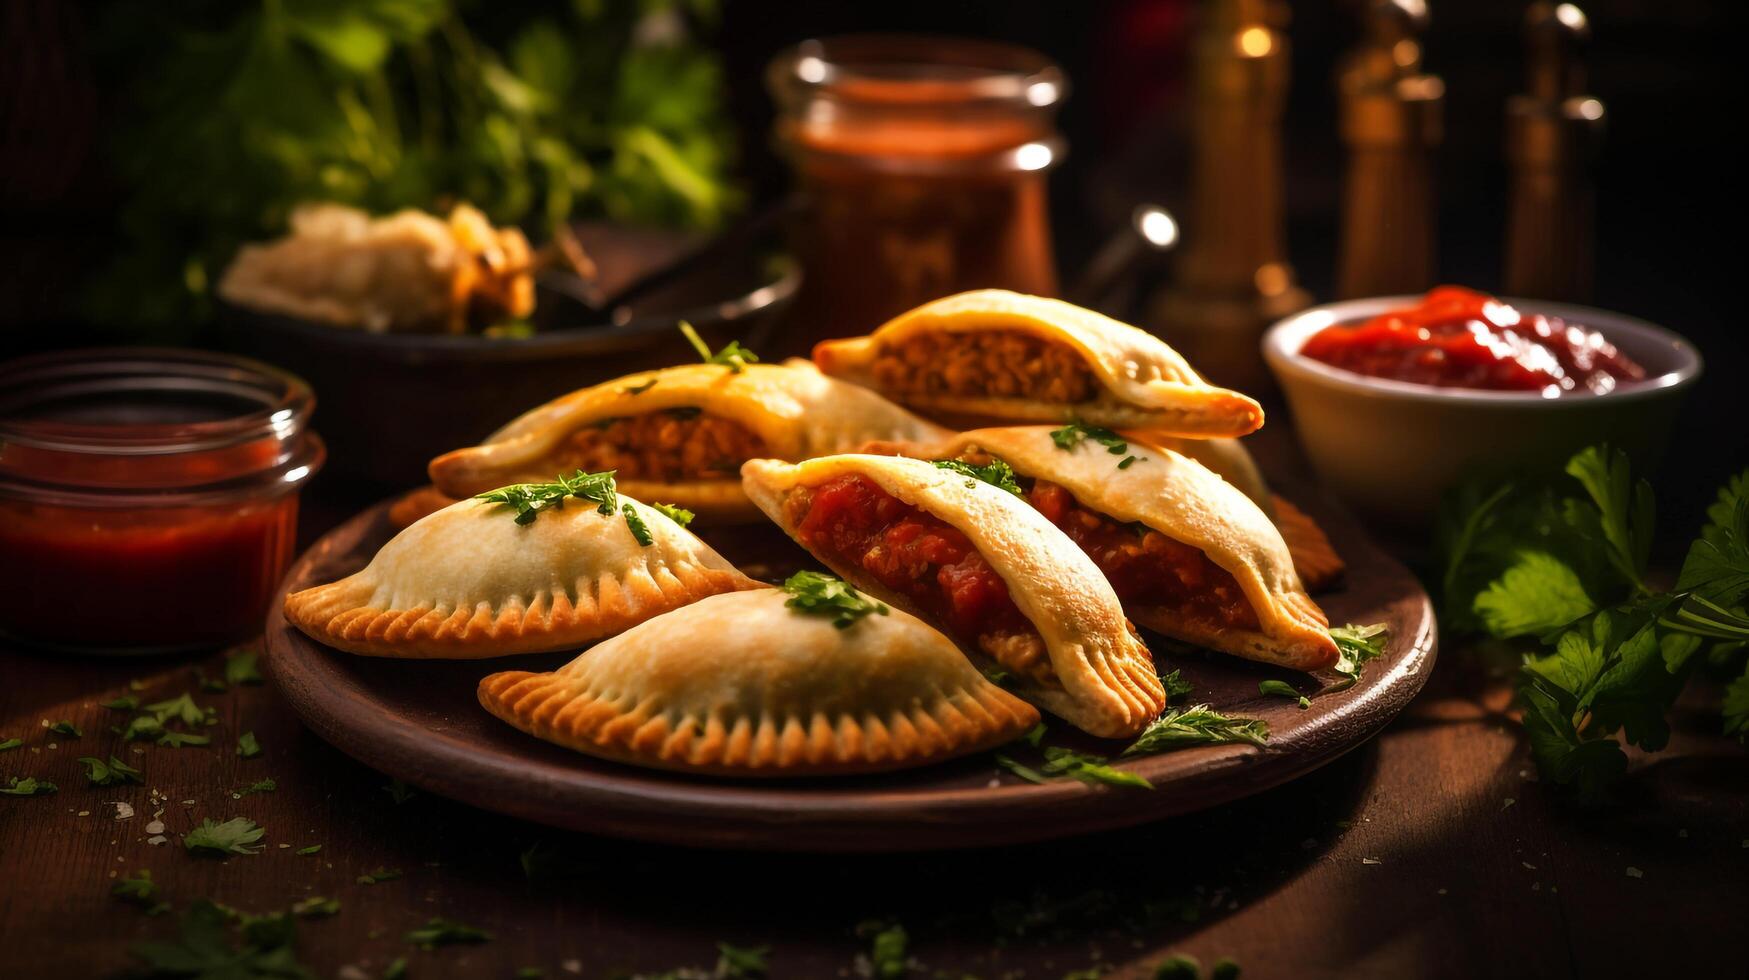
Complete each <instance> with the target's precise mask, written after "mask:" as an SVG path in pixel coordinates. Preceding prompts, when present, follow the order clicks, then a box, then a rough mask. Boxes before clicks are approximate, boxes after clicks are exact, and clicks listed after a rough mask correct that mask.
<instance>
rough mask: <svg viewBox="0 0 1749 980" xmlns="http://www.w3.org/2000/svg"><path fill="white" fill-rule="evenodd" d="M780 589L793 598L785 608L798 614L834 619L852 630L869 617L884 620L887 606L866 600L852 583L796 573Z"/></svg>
mask: <svg viewBox="0 0 1749 980" xmlns="http://www.w3.org/2000/svg"><path fill="white" fill-rule="evenodd" d="M778 588H780V589H782V590H783V591H785V592H788V593H789V594H790V598H789V599H787V600H785V602H784V605H785V606H788V607H789V608H791V609H794V610H797V611H798V612H804V613H811V614H814V615H818V616H831V617H833V619H832V625H833V626H836V627H838V628H839V629H841V630H842V629H849V628H850V627H851V626H854V625H855V624H856V621H857V620H859V619H861V618H862V617H864V616H867V615H870V614H878V615H881V616H885V615H886V614H887V612H888V610H887V605H886V603H884V602H876V601H874V600H873V599H868V598H865V597H864V596H863V595H862V593H860V592H858V591H856V589H855V588H853V587H852V586H851V585H850V583H849V582H846V581H844V580H843V579H840V578H834V577H833V576H831V575H824V574H822V573H820V572H797V573H795V574H794V575H791V576H790V577H789V578H787V579H785V580H784V583H783V584H782V585H780V586H778Z"/></svg>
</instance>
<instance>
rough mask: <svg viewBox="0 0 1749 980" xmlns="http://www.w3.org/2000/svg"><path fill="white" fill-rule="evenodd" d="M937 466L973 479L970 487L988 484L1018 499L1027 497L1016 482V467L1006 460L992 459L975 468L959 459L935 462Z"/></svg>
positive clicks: (970, 481)
mask: <svg viewBox="0 0 1749 980" xmlns="http://www.w3.org/2000/svg"><path fill="white" fill-rule="evenodd" d="M935 465H936V466H937V467H939V468H941V469H944V470H950V471H952V472H954V473H958V474H960V475H961V476H968V477H971V479H970V480H968V481H966V486H968V487H970V486H975V485H976V484H977V483H988V484H989V485H991V486H993V487H996V488H997V489H999V490H1006V491H1008V492H1009V493H1011V494H1014V495H1015V496H1016V497H1024V496H1026V491H1024V490H1022V489H1020V484H1019V483H1018V482H1016V480H1015V474H1014V467H1012V466H1009V465H1008V463H1007V462H1006V461H1005V460H1000V459H996V458H995V457H991V459H990V461H989V462H988V463H985V464H984V465H982V466H973V465H972V464H970V463H965V462H961V461H960V460H957V459H938V460H936V461H935Z"/></svg>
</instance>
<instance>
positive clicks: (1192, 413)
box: [814, 289, 1263, 436]
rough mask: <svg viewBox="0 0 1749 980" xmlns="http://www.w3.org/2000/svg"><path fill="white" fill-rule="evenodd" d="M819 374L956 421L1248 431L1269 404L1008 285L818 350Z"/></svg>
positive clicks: (929, 307)
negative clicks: (1013, 290) (1074, 422)
mask: <svg viewBox="0 0 1749 980" xmlns="http://www.w3.org/2000/svg"><path fill="white" fill-rule="evenodd" d="M814 362H815V363H816V364H818V365H819V366H820V370H822V371H824V372H826V373H827V374H830V375H833V376H835V377H839V378H843V379H845V380H847V381H854V382H856V383H857V384H860V385H866V386H868V387H870V388H873V389H874V390H876V391H879V392H881V393H882V394H884V395H886V396H887V397H888V398H891V399H893V400H895V401H897V402H899V403H901V404H903V405H906V406H908V407H910V408H913V409H916V410H917V411H919V412H922V413H923V414H925V415H929V416H931V417H936V418H942V419H945V420H951V421H954V422H956V423H962V424H963V423H965V422H968V421H983V422H991V421H995V422H1058V423H1061V422H1064V421H1067V420H1069V419H1071V418H1079V419H1082V420H1085V421H1086V422H1089V423H1091V424H1093V425H1099V426H1105V427H1107V428H1114V429H1116V428H1132V429H1140V430H1146V431H1150V432H1164V433H1168V434H1174V435H1187V436H1239V435H1244V434H1245V433H1247V432H1251V431H1253V430H1255V429H1256V428H1258V427H1259V426H1261V425H1262V424H1263V408H1262V407H1261V406H1259V405H1258V404H1257V402H1255V401H1253V400H1252V399H1250V398H1247V397H1246V396H1244V395H1242V394H1239V393H1238V392H1235V391H1228V390H1227V389H1225V388H1217V387H1215V386H1213V385H1211V384H1208V383H1207V382H1205V381H1203V379H1202V378H1201V377H1200V376H1198V375H1197V373H1196V372H1195V371H1194V370H1192V369H1191V367H1190V365H1189V364H1187V363H1185V360H1184V358H1183V357H1181V356H1179V354H1178V352H1177V351H1175V350H1173V349H1172V348H1171V347H1168V346H1167V345H1166V344H1165V343H1164V342H1163V341H1161V340H1160V339H1159V338H1158V337H1155V336H1154V335H1153V334H1150V333H1147V332H1145V331H1142V330H1138V329H1137V328H1135V327H1132V326H1130V325H1128V324H1125V323H1119V322H1118V321H1116V320H1113V319H1111V318H1110V317H1107V316H1103V315H1101V314H1099V313H1095V312H1093V311H1092V310H1087V309H1083V308H1081V307H1079V306H1074V305H1072V304H1069V303H1064V302H1062V301H1061V300H1054V299H1044V298H1042V297H1038V296H1025V295H1022V294H1020V293H1011V292H1007V291H1005V290H1000V289H981V290H977V291H975V292H969V293H960V294H959V295H957V296H949V297H947V298H945V299H939V300H936V301H934V302H932V303H925V304H924V305H922V306H919V307H917V308H916V309H914V310H912V311H910V312H909V313H903V314H900V315H899V316H897V317H895V318H894V319H892V320H890V321H888V322H887V323H886V324H885V325H883V326H882V327H880V328H879V329H878V330H876V331H875V332H874V333H872V334H870V335H869V336H866V337H852V338H849V339H845V340H828V341H824V342H822V343H820V344H819V345H817V346H816V347H815V348H814Z"/></svg>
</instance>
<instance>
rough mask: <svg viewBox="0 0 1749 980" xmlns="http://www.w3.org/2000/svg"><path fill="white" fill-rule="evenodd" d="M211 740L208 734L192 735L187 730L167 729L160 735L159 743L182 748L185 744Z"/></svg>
mask: <svg viewBox="0 0 1749 980" xmlns="http://www.w3.org/2000/svg"><path fill="white" fill-rule="evenodd" d="M211 741H212V739H211V738H209V737H208V736H205V735H190V734H188V733H187V732H172V731H166V732H164V734H162V735H159V736H158V744H159V745H168V746H169V747H171V748H173V749H180V748H182V747H183V746H184V745H206V744H207V743H209V742H211Z"/></svg>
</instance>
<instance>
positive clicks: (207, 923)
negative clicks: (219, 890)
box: [129, 898, 312, 980]
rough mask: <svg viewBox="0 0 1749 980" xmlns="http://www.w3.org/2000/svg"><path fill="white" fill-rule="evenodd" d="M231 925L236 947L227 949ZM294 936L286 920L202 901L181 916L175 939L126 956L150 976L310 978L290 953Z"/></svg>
mask: <svg viewBox="0 0 1749 980" xmlns="http://www.w3.org/2000/svg"><path fill="white" fill-rule="evenodd" d="M234 922H235V923H237V924H238V928H237V934H238V936H239V938H240V939H241V940H242V946H241V947H237V946H233V945H232V940H231V929H230V927H231V924H232V923H234ZM295 936H296V928H295V926H294V925H293V924H292V921H291V917H290V916H249V915H243V914H241V913H236V912H234V911H231V910H227V909H225V908H223V907H221V906H219V905H218V904H216V903H214V902H210V901H208V900H206V899H204V898H203V899H198V900H196V901H195V902H194V903H193V904H192V905H190V906H189V909H188V912H187V914H185V915H184V916H183V917H182V923H181V935H180V936H179V937H178V938H177V939H175V940H156V941H153V942H144V943H135V944H134V945H133V946H131V947H129V951H130V952H131V953H133V955H134V956H135V957H137V958H138V959H140V960H141V961H142V962H144V963H145V964H146V967H147V968H148V970H149V971H150V972H149V973H148V974H147V975H148V976H152V977H226V978H231V980H269V978H276V980H296V978H306V977H310V976H312V974H311V973H310V972H309V971H308V970H307V969H305V968H304V967H303V966H302V965H301V964H299V963H298V961H297V958H296V956H295V955H294V954H293V952H292V942H293V940H294V938H295Z"/></svg>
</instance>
